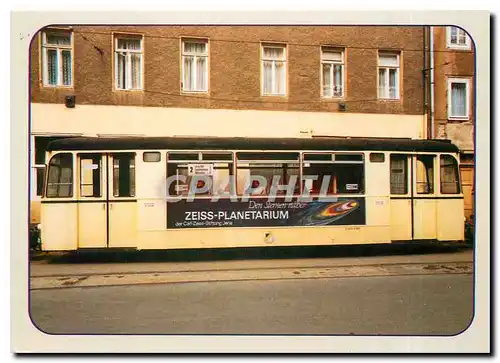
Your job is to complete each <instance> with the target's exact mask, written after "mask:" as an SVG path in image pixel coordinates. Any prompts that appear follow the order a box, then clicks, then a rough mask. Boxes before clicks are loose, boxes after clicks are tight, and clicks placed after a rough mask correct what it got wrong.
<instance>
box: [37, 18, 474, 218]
mask: <svg viewBox="0 0 500 363" xmlns="http://www.w3.org/2000/svg"><path fill="white" fill-rule="evenodd" d="M426 34H428V29H425V28H424V27H418V26H412V27H389V26H386V27H384V26H365V27H362V26H310V27H309V26H74V27H64V26H61V27H51V28H46V29H42V30H41V31H40V32H38V33H37V35H36V36H35V37H34V39H33V41H32V43H31V50H30V51H31V63H30V67H31V69H30V70H31V74H30V82H31V150H32V154H31V160H32V163H31V164H32V165H31V166H32V173H31V185H32V188H31V189H32V191H31V193H32V194H31V200H32V201H34V202H36V201H37V200H39V196H40V194H41V189H42V183H43V179H42V176H43V173H44V169H43V166H44V163H45V159H44V158H45V156H44V150H45V146H46V144H47V142H49V141H50V140H52V139H53V138H57V137H70V136H80V135H85V136H120V135H124V136H125V135H126V136H132V135H135V136H188V135H189V136H200V137H203V136H246V137H262V136H266V137H315V136H327V135H328V136H350V137H407V138H426V137H428V136H429V132H428V130H429V129H430V128H429V124H428V122H429V117H428V114H427V107H426V102H427V101H426V100H428V99H429V97H428V95H427V94H426V92H427V90H428V87H426V82H427V80H426V76H427V75H426V72H425V71H424V69H425V68H426V67H427V65H428V63H429V61H430V59H429V57H428V53H429V52H426V50H428V49H429V44H428V42H426V40H427V39H428V38H429V37H428V36H426ZM438 34H439V32H438V31H437V30H436V31H435V33H434V36H435V38H436V40H435V44H436V47H437V46H438V39H439V36H438ZM426 53H427V55H426ZM464 54H465V53H461V52H457V55H455V56H454V57H456V59H457V60H458V59H461V58H460V57H461V56H462V55H464ZM440 56H444V57H452V55H451V53H446V54H444V53H443V55H440ZM434 62H435V63H436V64H440V63H442V60H441V59H438V56H436V57H435V58H434ZM438 73H439V72H435V75H434V76H435V80H436V82H435V86H436V87H435V97H436V99H435V105H436V112H435V120H434V122H435V123H434V125H435V130H434V132H436V133H437V134H438V136H448V135H449V136H451V137H454V135H455V128H454V126H452V123H451V122H448V121H449V120H448V119H447V118H446V116H445V115H444V114H443V113H442V112H441V111H442V110H441V108H439V107H441V106H439V107H438V104H439V103H440V102H441V98H442V95H443V92H444V91H443V90H441V89H438V79H439V77H438ZM439 76H441V75H439ZM439 82H441V81H439ZM470 86H472V81H471V82H470ZM438 94H439V95H438ZM440 97H441V98H440ZM469 111H470V112H472V107H471V108H470V109H469ZM443 121H444V122H443ZM469 121H471V120H469ZM443 124H446V125H447V126H445V130H446V131H445V134H443V132H442V127H441V126H440V125H443ZM464 155H468V154H467V153H464ZM35 204H36V203H35ZM37 219H38V212H37V208H36V207H33V212H32V220H33V221H36V220H37Z"/></svg>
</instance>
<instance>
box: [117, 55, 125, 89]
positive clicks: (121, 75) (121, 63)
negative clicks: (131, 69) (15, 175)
mask: <svg viewBox="0 0 500 363" xmlns="http://www.w3.org/2000/svg"><path fill="white" fill-rule="evenodd" d="M126 70H127V67H126V56H125V55H124V54H122V53H116V88H119V89H125V76H126Z"/></svg>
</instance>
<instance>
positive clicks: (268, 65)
mask: <svg viewBox="0 0 500 363" xmlns="http://www.w3.org/2000/svg"><path fill="white" fill-rule="evenodd" d="M263 73H264V81H263V83H264V84H263V89H264V94H271V93H273V62H270V61H264V69H263Z"/></svg>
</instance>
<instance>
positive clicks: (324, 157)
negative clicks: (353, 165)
mask: <svg viewBox="0 0 500 363" xmlns="http://www.w3.org/2000/svg"><path fill="white" fill-rule="evenodd" d="M304 160H305V161H333V158H332V154H304Z"/></svg>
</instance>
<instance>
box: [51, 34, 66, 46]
mask: <svg viewBox="0 0 500 363" xmlns="http://www.w3.org/2000/svg"><path fill="white" fill-rule="evenodd" d="M46 42H47V44H51V45H71V35H58V34H47V40H46Z"/></svg>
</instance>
